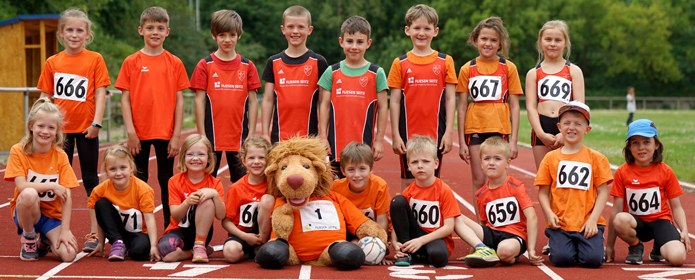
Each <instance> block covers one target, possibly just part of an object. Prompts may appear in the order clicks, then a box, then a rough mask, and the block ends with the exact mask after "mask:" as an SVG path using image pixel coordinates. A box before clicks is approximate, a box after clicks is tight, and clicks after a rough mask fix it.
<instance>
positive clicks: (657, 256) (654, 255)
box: [649, 247, 666, 262]
mask: <svg viewBox="0 0 695 280" xmlns="http://www.w3.org/2000/svg"><path fill="white" fill-rule="evenodd" d="M649 260H650V261H653V262H665V261H666V259H664V257H662V256H661V251H660V250H659V248H657V247H654V248H652V251H651V252H650V253H649Z"/></svg>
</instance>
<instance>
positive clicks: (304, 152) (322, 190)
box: [265, 136, 333, 198]
mask: <svg viewBox="0 0 695 280" xmlns="http://www.w3.org/2000/svg"><path fill="white" fill-rule="evenodd" d="M291 140H292V141H282V142H279V143H278V144H277V145H275V147H273V149H272V150H271V151H270V154H269V155H268V159H267V160H268V166H267V168H266V170H265V176H266V181H267V182H268V193H269V194H270V195H273V196H275V197H281V198H284V195H283V194H282V193H281V192H280V190H279V189H278V187H277V182H276V179H275V174H276V172H282V170H280V169H279V168H278V163H279V162H280V161H281V160H282V159H284V158H286V157H288V156H292V155H298V156H302V157H305V158H307V159H309V160H311V162H312V164H313V165H314V167H315V168H316V170H317V173H318V180H317V181H318V183H317V186H316V188H314V192H313V193H312V194H311V195H312V196H318V197H322V196H326V195H327V194H328V193H329V192H330V191H331V186H332V184H333V170H332V169H331V165H330V162H326V156H327V154H326V150H325V149H324V147H323V145H322V144H321V141H320V140H319V138H316V137H305V136H302V137H293V138H291Z"/></svg>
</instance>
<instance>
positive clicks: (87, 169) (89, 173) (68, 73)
mask: <svg viewBox="0 0 695 280" xmlns="http://www.w3.org/2000/svg"><path fill="white" fill-rule="evenodd" d="M92 39H94V33H93V32H92V22H91V21H90V20H89V18H88V17H87V15H86V14H85V13H84V12H82V11H80V10H77V9H68V10H65V11H64V12H63V13H62V14H61V15H60V20H59V21H58V42H60V44H61V45H63V47H65V50H64V51H62V52H60V53H58V54H56V55H54V56H51V57H49V58H48V59H47V60H46V63H45V64H44V67H43V70H42V71H41V77H39V82H38V85H37V86H36V87H37V88H39V89H40V90H41V97H53V99H54V100H55V104H56V105H58V106H60V108H62V109H63V110H64V112H65V116H64V117H65V122H64V123H63V132H64V133H65V145H64V146H63V148H64V149H65V153H66V154H67V155H68V160H69V162H70V164H71V165H72V158H73V152H74V150H75V144H77V150H78V151H79V157H80V169H81V170H82V179H83V182H84V188H85V190H86V191H87V196H88V197H89V196H90V195H91V194H92V189H94V187H96V186H97V185H98V184H99V176H98V170H97V166H98V162H99V129H100V128H101V120H102V117H103V116H104V103H105V93H106V90H105V88H106V87H107V86H109V85H110V84H111V81H110V80H109V73H108V70H107V69H106V64H105V63H104V59H103V58H102V57H101V55H100V54H99V53H97V52H93V51H89V50H86V49H85V46H86V45H87V44H89V43H90V42H91V41H92ZM89 218H90V221H91V233H90V234H88V235H87V237H86V239H87V242H86V244H85V245H84V248H82V250H83V251H85V252H91V251H92V250H94V248H96V246H97V244H98V243H99V241H98V240H97V239H96V232H97V222H96V216H95V214H94V210H89Z"/></svg>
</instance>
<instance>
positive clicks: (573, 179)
mask: <svg viewBox="0 0 695 280" xmlns="http://www.w3.org/2000/svg"><path fill="white" fill-rule="evenodd" d="M556 180H557V188H572V189H578V190H583V191H586V190H588V189H589V188H590V187H591V164H588V163H585V162H577V161H564V160H563V161H560V164H558V166H557V178H556Z"/></svg>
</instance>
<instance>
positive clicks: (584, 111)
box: [534, 101, 613, 268]
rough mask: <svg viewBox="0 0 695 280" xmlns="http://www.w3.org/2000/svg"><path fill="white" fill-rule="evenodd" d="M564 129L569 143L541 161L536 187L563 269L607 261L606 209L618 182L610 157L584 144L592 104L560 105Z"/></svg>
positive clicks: (555, 260) (554, 255)
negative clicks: (612, 185)
mask: <svg viewBox="0 0 695 280" xmlns="http://www.w3.org/2000/svg"><path fill="white" fill-rule="evenodd" d="M558 117H559V118H560V123H559V124H558V128H559V129H560V133H562V137H563V138H564V139H565V145H564V146H563V147H562V148H560V149H557V150H554V151H551V152H549V153H548V154H547V155H545V158H543V161H541V165H540V167H539V168H538V174H537V175H536V180H535V181H534V185H536V186H538V201H539V202H540V205H541V209H542V210H543V214H544V216H545V222H546V224H547V227H548V228H546V229H545V235H546V236H547V237H548V239H549V240H548V245H549V246H550V253H549V257H550V261H551V262H552V263H553V264H554V265H555V266H558V267H565V266H571V265H573V264H575V263H578V264H579V265H581V266H584V267H589V268H597V267H600V266H601V265H602V264H603V231H604V227H605V225H606V221H605V220H604V219H603V217H601V212H602V211H603V208H604V207H605V206H606V200H608V184H610V183H611V182H612V181H613V176H612V174H611V167H610V165H609V163H608V159H607V158H606V157H605V156H604V155H602V154H601V153H599V152H597V151H594V150H592V149H590V148H588V147H587V146H584V144H583V140H584V135H585V134H587V133H589V131H591V126H589V121H590V119H591V116H590V111H589V107H588V106H586V105H585V104H584V103H581V102H579V101H572V102H570V103H567V104H565V105H563V106H562V107H560V109H559V111H558Z"/></svg>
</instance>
